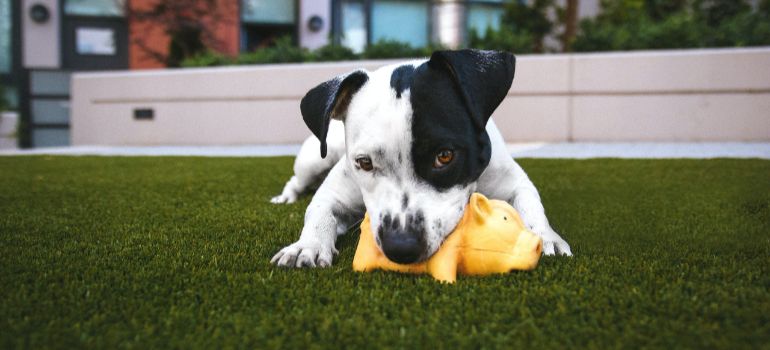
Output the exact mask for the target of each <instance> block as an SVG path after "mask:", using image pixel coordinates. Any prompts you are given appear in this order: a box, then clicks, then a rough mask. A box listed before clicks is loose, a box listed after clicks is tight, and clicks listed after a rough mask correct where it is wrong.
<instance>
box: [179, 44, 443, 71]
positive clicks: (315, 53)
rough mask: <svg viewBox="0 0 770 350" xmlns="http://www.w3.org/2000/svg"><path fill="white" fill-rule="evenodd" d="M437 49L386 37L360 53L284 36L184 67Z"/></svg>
mask: <svg viewBox="0 0 770 350" xmlns="http://www.w3.org/2000/svg"><path fill="white" fill-rule="evenodd" d="M437 49H440V47H438V46H427V47H423V48H413V47H411V46H410V45H409V44H406V43H402V42H398V41H392V40H383V41H379V42H377V43H375V44H372V45H369V46H367V47H366V49H365V50H364V52H363V53H361V54H356V53H354V52H353V51H352V50H350V49H349V48H347V47H344V46H340V45H334V44H330V45H326V46H323V47H321V48H318V49H316V50H312V51H311V50H307V49H304V48H300V47H297V46H295V45H294V44H293V43H292V40H291V38H290V37H283V38H281V39H278V40H277V41H276V42H275V45H274V46H272V47H267V48H262V49H258V50H255V51H253V52H248V53H243V54H240V55H238V56H237V57H234V58H233V57H227V56H224V55H222V54H219V53H216V52H211V51H209V52H207V53H205V54H202V55H197V56H194V57H191V58H188V59H186V60H184V61H182V67H212V66H224V65H247V64H269V63H296V62H327V61H352V60H360V59H387V58H411V57H427V56H430V54H431V52H433V51H434V50H437Z"/></svg>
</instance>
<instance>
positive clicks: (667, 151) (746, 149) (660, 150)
mask: <svg viewBox="0 0 770 350" xmlns="http://www.w3.org/2000/svg"><path fill="white" fill-rule="evenodd" d="M299 147H300V146H299V145H253V146H147V147H107V146H76V147H56V148H38V149H32V150H0V156H16V155H68V156H83V155H97V156H202V157H271V156H293V155H295V154H297V152H298V151H299ZM508 150H509V151H510V152H511V154H512V155H513V156H514V157H516V158H576V159H585V158H608V157H609V158H763V159H770V143H741V142H720V143H712V142H709V143H648V142H645V143H516V144H509V145H508Z"/></svg>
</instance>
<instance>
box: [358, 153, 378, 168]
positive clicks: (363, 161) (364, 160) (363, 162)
mask: <svg viewBox="0 0 770 350" xmlns="http://www.w3.org/2000/svg"><path fill="white" fill-rule="evenodd" d="M356 164H358V167H359V168H361V169H363V170H364V171H371V170H372V169H373V168H374V167H373V166H372V160H371V159H369V157H367V156H360V157H358V158H356Z"/></svg>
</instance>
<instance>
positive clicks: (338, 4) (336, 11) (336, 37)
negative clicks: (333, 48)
mask: <svg viewBox="0 0 770 350" xmlns="http://www.w3.org/2000/svg"><path fill="white" fill-rule="evenodd" d="M376 1H378V0H348V1H346V0H332V4H331V6H332V11H331V13H332V26H331V32H332V43H333V44H334V45H342V3H343V2H358V3H362V4H363V6H364V22H365V23H364V26H366V44H365V45H364V47H367V46H369V45H371V44H374V42H373V40H372V3H373V2H376ZM402 1H407V0H402ZM410 2H415V3H424V4H425V12H426V15H427V18H428V20H427V23H426V26H427V28H426V33H427V37H428V45H431V44H433V37H434V36H433V34H434V33H433V5H434V4H436V3H437V1H435V0H414V1H410Z"/></svg>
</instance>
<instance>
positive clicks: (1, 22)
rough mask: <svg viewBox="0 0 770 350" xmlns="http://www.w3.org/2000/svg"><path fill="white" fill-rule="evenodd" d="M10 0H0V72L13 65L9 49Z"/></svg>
mask: <svg viewBox="0 0 770 350" xmlns="http://www.w3.org/2000/svg"><path fill="white" fill-rule="evenodd" d="M12 23H13V20H12V19H11V0H0V73H10V72H11V66H12V65H13V58H12V53H13V52H12V51H11V49H12V48H11V31H12V30H13V27H12Z"/></svg>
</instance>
